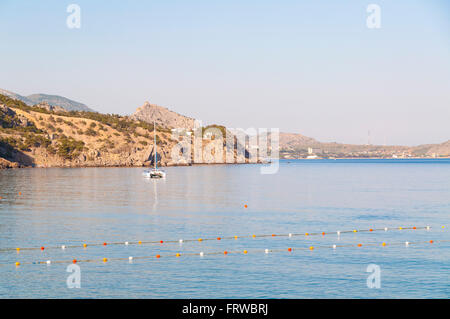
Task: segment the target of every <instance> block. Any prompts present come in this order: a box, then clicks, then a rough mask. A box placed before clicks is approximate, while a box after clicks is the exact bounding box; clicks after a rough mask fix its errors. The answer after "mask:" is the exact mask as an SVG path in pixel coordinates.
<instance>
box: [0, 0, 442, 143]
mask: <svg viewBox="0 0 450 319" xmlns="http://www.w3.org/2000/svg"><path fill="white" fill-rule="evenodd" d="M72 3H74V4H77V5H79V7H80V9H81V15H80V17H81V20H80V21H81V26H80V28H79V29H77V28H72V29H71V28H68V26H67V23H66V20H67V17H68V16H69V15H70V13H68V12H67V7H68V6H69V5H70V4H72ZM372 3H374V4H377V5H379V7H380V9H381V11H380V18H381V19H380V22H381V23H380V26H381V27H380V28H375V29H374V28H368V27H367V24H366V20H367V18H368V16H369V15H370V14H371V13H368V12H367V6H368V5H369V4H372ZM0 39H1V41H0V57H1V58H0V88H2V89H6V90H9V91H13V92H15V93H18V94H21V95H29V94H33V93H46V94H57V95H62V96H65V97H67V98H70V99H73V100H76V101H78V102H82V103H84V104H86V105H88V106H90V107H92V108H94V109H95V110H97V111H99V112H102V113H117V114H131V113H133V112H134V111H135V109H136V108H137V107H139V106H141V105H143V104H144V102H145V101H149V102H150V103H154V104H158V105H161V106H165V107H168V108H169V109H171V110H173V111H175V112H178V113H180V114H183V115H187V116H190V117H194V118H196V119H199V120H202V121H203V123H204V124H223V125H225V126H227V127H231V128H245V129H246V128H250V127H254V128H272V127H274V128H279V129H280V130H281V131H282V132H292V133H300V134H303V135H306V136H310V137H313V138H316V139H317V140H319V141H322V142H340V143H354V144H366V143H367V142H368V139H369V132H370V142H371V143H373V144H388V145H393V144H395V145H418V144H428V143H442V142H444V141H447V140H449V139H450V125H449V120H450V1H445V0H439V1H438V0H427V1H426V0H422V1H417V0H395V1H393V0H389V1H381V0H370V1H361V0H345V1H336V0H328V1H326V0H314V1H313V0H309V1H301V0H296V1H288V0H278V1H266V0H259V1H252V0H248V1H244V0H240V1H235V0H228V1H213V0H204V1H197V0H191V1H181V0H180V1H173V0H164V1H163V0H160V1H145V2H144V1H111V0H110V1H100V0H97V1H88V0H83V1H82V0H71V1H61V0H55V1H45V0H43V1H32V0H29V1H24V0H0Z"/></svg>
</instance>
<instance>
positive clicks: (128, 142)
mask: <svg viewBox="0 0 450 319" xmlns="http://www.w3.org/2000/svg"><path fill="white" fill-rule="evenodd" d="M153 138H154V136H153V125H151V124H148V123H145V122H142V121H135V120H132V119H130V118H128V117H126V116H119V115H107V114H100V113H94V112H79V111H72V112H67V111H65V112H57V111H54V110H48V109H46V108H45V107H38V106H28V105H26V104H25V103H23V102H21V101H19V100H12V99H10V98H8V97H6V96H3V95H0V157H1V158H3V159H2V161H1V163H0V167H16V166H32V167H34V166H36V167H74V166H83V167H84V166H144V165H150V164H151V163H152V160H153ZM156 140H157V144H158V146H159V148H158V155H159V156H158V161H159V162H160V165H170V154H168V150H170V149H171V148H172V146H173V145H174V144H175V143H176V141H173V140H171V132H170V130H167V129H165V128H162V127H157V132H156Z"/></svg>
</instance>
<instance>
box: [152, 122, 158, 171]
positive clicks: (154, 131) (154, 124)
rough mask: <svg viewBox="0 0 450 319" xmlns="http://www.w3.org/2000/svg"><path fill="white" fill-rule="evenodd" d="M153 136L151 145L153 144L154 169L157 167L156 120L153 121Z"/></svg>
mask: <svg viewBox="0 0 450 319" xmlns="http://www.w3.org/2000/svg"><path fill="white" fill-rule="evenodd" d="M153 138H154V142H153V145H154V146H155V170H156V169H157V165H158V164H157V163H156V161H157V157H156V122H155V121H153Z"/></svg>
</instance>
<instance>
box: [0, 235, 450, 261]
mask: <svg viewBox="0 0 450 319" xmlns="http://www.w3.org/2000/svg"><path fill="white" fill-rule="evenodd" d="M447 242H450V240H427V241H417V242H409V241H405V242H392V243H386V242H382V243H380V242H369V243H364V244H363V243H359V244H339V245H338V244H334V245H319V246H309V247H289V248H275V249H251V250H230V251H228V250H224V251H214V252H198V253H175V254H174V253H172V254H167V255H159V254H158V255H153V256H137V257H133V256H129V257H115V258H114V257H113V258H106V257H104V258H99V259H73V260H55V261H52V260H46V261H35V262H23V263H21V262H16V263H15V266H16V267H19V266H20V265H51V264H67V263H74V264H76V263H88V262H93V263H95V262H102V263H107V262H109V261H125V260H128V261H129V262H133V261H134V260H140V259H160V258H167V257H176V258H179V257H182V256H200V257H204V256H208V255H225V256H226V255H229V254H240V255H247V254H249V253H261V252H263V253H265V254H269V253H273V252H289V253H291V252H294V251H313V250H316V249H333V250H336V249H337V248H345V247H358V248H361V247H376V246H381V247H387V246H401V245H403V246H405V247H409V246H411V245H420V244H435V243H447ZM7 265H9V264H0V266H7Z"/></svg>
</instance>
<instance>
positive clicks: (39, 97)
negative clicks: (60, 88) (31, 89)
mask: <svg viewBox="0 0 450 319" xmlns="http://www.w3.org/2000/svg"><path fill="white" fill-rule="evenodd" d="M0 94H3V95H6V96H8V97H10V98H12V99H16V100H20V101H22V102H24V103H25V104H27V105H29V106H32V105H35V104H39V103H42V102H47V103H48V104H49V105H51V106H60V107H62V108H63V109H65V110H67V111H85V112H95V111H94V110H93V109H91V108H90V107H88V106H86V105H85V104H83V103H80V102H77V101H73V100H70V99H68V98H65V97H63V96H59V95H49V94H31V95H28V96H23V95H20V94H17V93H14V92H10V91H7V90H4V89H0Z"/></svg>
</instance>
